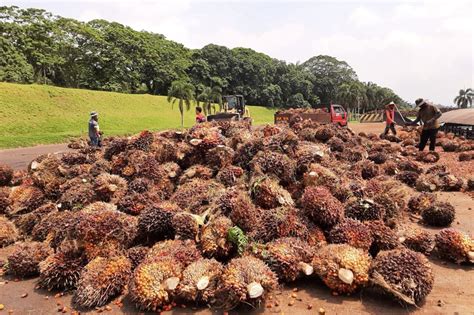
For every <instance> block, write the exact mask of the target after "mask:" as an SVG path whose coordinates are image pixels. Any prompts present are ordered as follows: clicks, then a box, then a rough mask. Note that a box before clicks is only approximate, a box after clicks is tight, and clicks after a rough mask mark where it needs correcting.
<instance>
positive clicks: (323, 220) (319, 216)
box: [300, 187, 344, 227]
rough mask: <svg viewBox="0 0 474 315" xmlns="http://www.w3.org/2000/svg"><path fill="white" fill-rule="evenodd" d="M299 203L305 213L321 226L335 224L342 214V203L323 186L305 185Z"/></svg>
mask: <svg viewBox="0 0 474 315" xmlns="http://www.w3.org/2000/svg"><path fill="white" fill-rule="evenodd" d="M300 203H301V207H302V209H303V211H304V212H305V213H306V215H308V216H309V217H310V218H311V219H312V220H313V221H314V222H315V223H316V224H318V225H320V226H323V227H331V226H333V225H335V224H337V223H338V222H339V221H340V220H341V219H342V217H343V215H344V208H343V205H342V203H341V202H340V201H339V200H337V199H336V198H335V197H333V196H332V194H331V192H330V191H329V190H328V189H327V188H325V187H306V188H305V190H304V193H303V196H302V197H301V201H300Z"/></svg>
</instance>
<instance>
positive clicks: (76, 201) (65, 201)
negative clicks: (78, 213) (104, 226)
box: [58, 177, 96, 210]
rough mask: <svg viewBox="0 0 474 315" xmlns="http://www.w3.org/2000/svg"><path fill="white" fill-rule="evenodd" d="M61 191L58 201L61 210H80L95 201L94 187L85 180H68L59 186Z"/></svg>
mask: <svg viewBox="0 0 474 315" xmlns="http://www.w3.org/2000/svg"><path fill="white" fill-rule="evenodd" d="M61 190H62V191H63V193H62V194H61V197H60V198H59V200H58V202H59V203H60V204H61V209H66V210H75V209H80V208H82V207H84V206H86V205H88V204H90V203H92V202H93V201H95V199H96V195H95V193H94V186H93V185H92V183H91V181H90V180H89V179H87V178H80V177H76V178H73V179H71V180H68V181H67V182H65V183H64V184H63V185H61Z"/></svg>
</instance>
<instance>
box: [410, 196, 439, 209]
mask: <svg viewBox="0 0 474 315" xmlns="http://www.w3.org/2000/svg"><path fill="white" fill-rule="evenodd" d="M435 201H436V195H435V194H432V193H429V192H422V193H420V194H419V195H417V196H414V197H411V198H410V200H409V201H408V209H409V210H410V211H411V212H413V213H422V212H423V211H424V210H425V209H426V208H429V207H431V206H432V205H433V204H434V203H435Z"/></svg>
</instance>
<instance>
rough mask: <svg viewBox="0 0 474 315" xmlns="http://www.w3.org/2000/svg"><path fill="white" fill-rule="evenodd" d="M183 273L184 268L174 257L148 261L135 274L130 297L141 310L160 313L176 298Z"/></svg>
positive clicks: (130, 285) (139, 266) (131, 283)
mask: <svg viewBox="0 0 474 315" xmlns="http://www.w3.org/2000/svg"><path fill="white" fill-rule="evenodd" d="M182 272H183V266H182V265H181V264H180V263H179V262H177V261H176V260H175V259H173V258H172V257H163V258H161V259H157V260H155V259H150V260H147V259H146V260H145V261H143V262H142V263H141V264H140V265H138V267H137V268H136V269H135V271H134V272H133V275H132V278H131V281H130V284H129V296H130V298H131V300H132V301H133V303H135V305H136V307H137V308H139V309H140V310H144V311H152V312H156V311H159V310H161V309H163V308H164V307H165V306H167V305H169V304H171V302H172V301H173V299H174V297H175V296H176V294H177V287H178V285H179V282H180V281H181V277H182Z"/></svg>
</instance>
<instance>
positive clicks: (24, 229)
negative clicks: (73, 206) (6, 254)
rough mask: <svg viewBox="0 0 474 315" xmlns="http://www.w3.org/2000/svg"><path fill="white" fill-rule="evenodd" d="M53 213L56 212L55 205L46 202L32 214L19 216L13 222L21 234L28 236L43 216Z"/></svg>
mask: <svg viewBox="0 0 474 315" xmlns="http://www.w3.org/2000/svg"><path fill="white" fill-rule="evenodd" d="M55 211H58V208H57V207H56V205H55V204H54V203H52V202H48V203H45V204H44V205H42V206H41V207H39V208H37V209H36V210H33V211H32V212H29V213H26V214H23V215H21V216H19V217H18V218H16V219H15V221H14V222H15V225H16V226H17V227H18V229H19V230H20V232H21V233H22V234H25V235H30V234H31V232H32V231H33V228H34V227H35V226H36V225H37V224H39V223H40V221H41V219H42V218H43V217H44V216H46V215H47V214H48V213H51V212H55Z"/></svg>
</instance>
